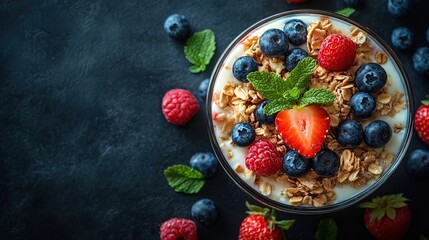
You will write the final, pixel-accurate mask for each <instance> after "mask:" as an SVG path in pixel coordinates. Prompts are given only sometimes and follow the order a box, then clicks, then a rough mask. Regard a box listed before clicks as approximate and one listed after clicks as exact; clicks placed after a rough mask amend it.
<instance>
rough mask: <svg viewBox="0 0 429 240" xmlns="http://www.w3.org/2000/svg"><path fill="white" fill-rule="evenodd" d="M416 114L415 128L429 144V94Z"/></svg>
mask: <svg viewBox="0 0 429 240" xmlns="http://www.w3.org/2000/svg"><path fill="white" fill-rule="evenodd" d="M422 104H423V105H421V106H420V107H419V108H418V109H417V111H416V114H415V115H414V128H415V129H416V131H417V134H418V135H419V136H420V138H421V139H422V140H423V142H425V143H426V144H429V95H428V96H427V99H426V100H423V101H422Z"/></svg>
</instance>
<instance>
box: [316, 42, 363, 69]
mask: <svg viewBox="0 0 429 240" xmlns="http://www.w3.org/2000/svg"><path fill="white" fill-rule="evenodd" d="M355 57H356V44H355V43H354V42H353V41H352V40H351V39H350V38H348V37H346V36H344V35H341V34H331V35H329V36H328V37H327V38H325V39H324V40H323V42H322V45H321V46H320V51H319V55H318V56H317V62H318V63H319V65H320V66H322V67H324V68H326V69H328V70H330V71H343V70H347V69H349V68H350V67H351V66H352V65H353V62H354V60H355Z"/></svg>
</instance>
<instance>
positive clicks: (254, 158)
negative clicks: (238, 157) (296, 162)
mask: <svg viewBox="0 0 429 240" xmlns="http://www.w3.org/2000/svg"><path fill="white" fill-rule="evenodd" d="M245 163H246V167H247V168H248V169H250V170H252V171H253V172H255V173H256V174H258V175H260V176H269V175H272V174H274V173H276V172H277V171H278V170H280V169H281V167H282V159H281V158H280V155H279V152H277V150H276V147H275V146H274V145H273V144H272V143H271V142H270V141H268V140H266V139H260V140H258V141H256V142H254V143H253V144H252V145H250V147H249V150H248V152H247V155H246V160H245Z"/></svg>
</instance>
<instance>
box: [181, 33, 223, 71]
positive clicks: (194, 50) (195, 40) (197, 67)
mask: <svg viewBox="0 0 429 240" xmlns="http://www.w3.org/2000/svg"><path fill="white" fill-rule="evenodd" d="M215 50H216V41H215V35H214V32H213V31H212V30H210V29H206V30H203V31H201V32H196V33H194V34H193V35H192V36H191V37H190V38H189V39H188V40H187V41H186V45H185V55H186V58H187V59H188V61H189V62H190V63H192V64H193V65H194V66H192V67H190V68H189V71H190V72H192V73H199V72H203V71H204V70H206V66H207V65H208V64H209V63H210V60H211V59H212V57H213V55H214V52H215Z"/></svg>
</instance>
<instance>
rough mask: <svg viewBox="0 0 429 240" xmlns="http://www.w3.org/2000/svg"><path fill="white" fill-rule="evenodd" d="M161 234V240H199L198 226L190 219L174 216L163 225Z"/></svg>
mask: <svg viewBox="0 0 429 240" xmlns="http://www.w3.org/2000/svg"><path fill="white" fill-rule="evenodd" d="M160 235H161V236H160V237H161V240H176V239H184V240H197V226H196V225H195V223H194V222H193V221H191V220H189V219H184V218H172V219H170V220H168V221H165V222H164V223H163V224H162V225H161V229H160Z"/></svg>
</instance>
